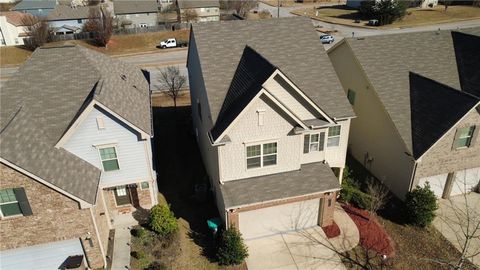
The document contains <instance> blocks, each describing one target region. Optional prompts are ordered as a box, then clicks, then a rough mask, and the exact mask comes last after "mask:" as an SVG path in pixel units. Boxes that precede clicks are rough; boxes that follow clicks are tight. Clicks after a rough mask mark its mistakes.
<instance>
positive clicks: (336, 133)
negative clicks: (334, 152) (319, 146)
mask: <svg viewBox="0 0 480 270" xmlns="http://www.w3.org/2000/svg"><path fill="white" fill-rule="evenodd" d="M340 129H341V126H333V127H330V128H329V129H328V140H327V147H332V146H339V145H340Z"/></svg>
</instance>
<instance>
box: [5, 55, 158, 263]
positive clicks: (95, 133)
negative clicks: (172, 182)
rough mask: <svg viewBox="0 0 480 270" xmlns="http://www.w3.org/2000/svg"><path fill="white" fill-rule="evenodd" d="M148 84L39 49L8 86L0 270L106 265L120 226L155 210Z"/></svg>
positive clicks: (109, 67)
mask: <svg viewBox="0 0 480 270" xmlns="http://www.w3.org/2000/svg"><path fill="white" fill-rule="evenodd" d="M148 85H149V84H148V81H147V80H146V79H145V76H144V74H143V72H142V71H141V70H139V69H137V68H133V67H131V66H129V65H128V64H125V63H123V62H120V61H117V60H112V59H110V58H109V57H108V56H106V55H103V54H101V53H97V52H94V51H91V50H88V49H85V48H83V47H80V46H65V47H51V48H41V49H37V50H36V51H35V52H34V53H33V54H32V56H31V57H30V59H28V60H27V61H26V62H25V64H24V65H23V66H21V67H20V68H19V70H18V71H17V72H16V73H15V74H14V75H13V76H12V78H11V79H10V80H8V81H6V82H4V83H3V84H2V90H1V98H0V102H1V106H0V163H1V164H0V175H1V182H0V239H2V241H1V242H0V268H1V269H60V268H61V266H65V264H68V263H69V261H70V260H73V259H75V258H78V257H76V256H83V260H84V264H85V265H86V266H89V267H91V268H101V267H104V266H106V252H107V244H108V232H109V230H110V229H115V227H116V225H117V223H118V222H117V220H118V219H120V218H122V219H124V218H123V217H128V216H129V215H132V213H133V212H134V211H136V209H138V208H145V209H148V208H150V207H151V206H152V205H154V204H156V203H157V196H156V193H157V189H156V177H155V171H154V170H153V167H152V166H153V165H152V148H151V137H152V135H153V134H152V121H151V107H150V90H149V86H148ZM69 258H70V259H69ZM62 269H63V268H62Z"/></svg>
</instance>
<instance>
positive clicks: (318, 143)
mask: <svg viewBox="0 0 480 270" xmlns="http://www.w3.org/2000/svg"><path fill="white" fill-rule="evenodd" d="M303 140H304V141H303V153H304V154H308V153H311V152H315V151H323V149H324V143H325V132H320V133H315V134H305V136H304V137H303Z"/></svg>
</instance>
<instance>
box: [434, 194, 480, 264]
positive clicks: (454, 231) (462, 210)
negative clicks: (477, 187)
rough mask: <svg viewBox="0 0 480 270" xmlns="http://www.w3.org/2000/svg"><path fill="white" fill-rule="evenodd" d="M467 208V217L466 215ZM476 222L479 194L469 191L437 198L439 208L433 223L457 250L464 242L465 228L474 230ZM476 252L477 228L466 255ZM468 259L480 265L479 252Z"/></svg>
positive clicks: (479, 234)
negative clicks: (443, 198)
mask: <svg viewBox="0 0 480 270" xmlns="http://www.w3.org/2000/svg"><path fill="white" fill-rule="evenodd" d="M467 209H468V211H469V216H470V218H469V219H467V217H466V216H467V215H466V213H467ZM468 220H469V221H470V222H468ZM478 224H480V194H478V193H474V192H471V193H469V194H467V195H466V196H463V195H458V196H454V197H452V198H450V200H439V209H438V211H437V217H436V218H435V220H434V221H433V225H434V226H435V228H436V229H437V230H438V231H440V232H441V233H442V235H443V236H444V237H445V238H446V239H447V240H448V241H450V242H451V243H452V244H453V245H454V246H455V247H456V248H457V249H458V250H459V251H461V250H462V247H463V245H464V243H465V234H464V233H465V232H466V231H467V230H469V231H470V232H472V231H474V230H475V227H476V226H478ZM469 234H470V235H471V234H472V233H469ZM478 252H480V229H477V231H476V233H475V234H474V237H473V239H471V241H470V247H469V249H468V250H467V255H469V254H476V253H478ZM470 261H471V262H473V264H475V265H476V266H478V267H480V254H477V255H476V256H474V257H473V258H471V259H470Z"/></svg>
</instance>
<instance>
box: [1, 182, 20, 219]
mask: <svg viewBox="0 0 480 270" xmlns="http://www.w3.org/2000/svg"><path fill="white" fill-rule="evenodd" d="M5 189H12V190H13V188H5ZM14 194H15V193H14ZM16 199H17V196H15V200H16ZM13 203H16V204H18V200H16V201H11V202H6V203H0V205H5V204H13ZM19 207H20V206H19ZM21 211H22V210H21V209H20V212H21ZM15 217H23V214H18V215H11V216H4V215H3V212H2V209H1V208H0V218H1V219H8V218H15Z"/></svg>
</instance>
